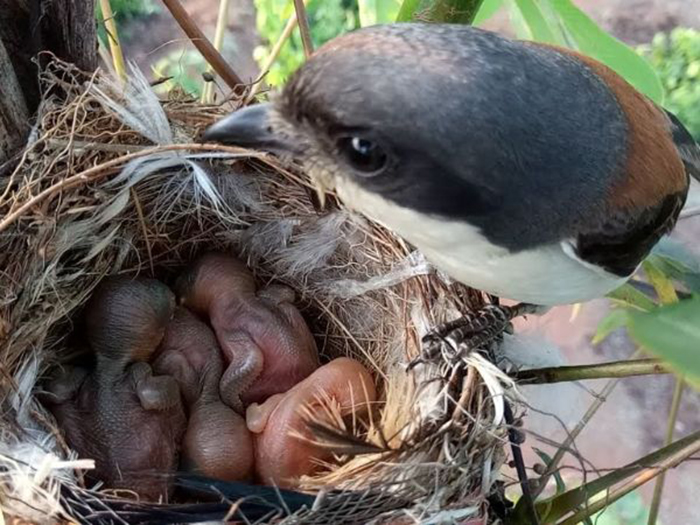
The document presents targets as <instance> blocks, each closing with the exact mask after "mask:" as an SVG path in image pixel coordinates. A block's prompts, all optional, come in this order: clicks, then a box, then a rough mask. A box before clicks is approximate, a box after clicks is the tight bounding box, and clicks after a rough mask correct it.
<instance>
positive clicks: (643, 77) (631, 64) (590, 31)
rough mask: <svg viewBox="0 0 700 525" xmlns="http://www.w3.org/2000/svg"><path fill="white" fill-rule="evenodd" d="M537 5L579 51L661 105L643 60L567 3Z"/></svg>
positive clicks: (656, 83)
mask: <svg viewBox="0 0 700 525" xmlns="http://www.w3.org/2000/svg"><path fill="white" fill-rule="evenodd" d="M541 1H543V2H545V1H546V2H549V3H550V5H551V6H552V7H553V8H554V10H555V11H556V13H557V14H558V15H559V17H560V19H561V21H562V23H563V24H564V26H565V27H566V30H567V32H568V34H569V35H570V36H571V37H572V38H573V40H574V41H575V44H576V48H577V49H578V50H579V51H581V52H582V53H584V54H586V55H588V56H591V57H593V58H595V59H597V60H599V61H601V62H602V63H603V64H605V65H607V66H608V67H610V68H611V69H613V70H614V71H616V72H617V73H618V74H619V75H621V76H622V77H623V78H625V80H627V82H629V83H630V84H632V85H633V86H634V87H635V88H637V89H638V90H639V91H640V92H642V93H644V94H645V95H647V96H648V97H649V98H650V99H652V100H653V101H655V102H657V103H659V104H660V103H662V101H663V87H662V85H661V81H660V80H659V77H658V76H657V74H656V72H655V71H654V69H653V68H652V67H651V65H650V64H649V63H648V62H647V61H646V60H645V59H644V58H643V57H641V56H640V55H639V54H637V53H636V52H635V51H634V50H633V49H631V48H630V47H628V46H626V45H625V44H623V43H622V42H620V41H619V40H617V39H616V38H614V37H613V36H611V35H610V34H608V33H606V32H605V31H603V30H602V29H601V28H600V27H598V25H597V24H596V23H595V22H594V21H593V20H591V19H590V18H589V17H588V15H586V14H585V13H584V12H583V11H581V10H580V9H578V8H577V7H576V6H575V5H574V4H573V3H572V2H571V0H541Z"/></svg>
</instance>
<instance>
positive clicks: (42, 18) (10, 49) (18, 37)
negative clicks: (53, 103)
mask: <svg viewBox="0 0 700 525" xmlns="http://www.w3.org/2000/svg"><path fill="white" fill-rule="evenodd" d="M0 39H1V40H2V41H3V43H4V44H5V49H6V50H7V54H8V55H9V57H10V62H12V66H13V68H14V70H15V74H16V76H17V79H18V81H19V84H20V86H21V87H22V93H23V94H24V98H25V102H26V106H27V108H28V109H29V111H30V112H31V113H33V112H34V111H35V110H36V108H37V107H38V105H39V100H40V92H39V80H38V69H37V66H36V64H35V63H34V62H33V60H32V59H34V58H35V57H37V55H38V53H39V52H41V51H50V52H52V53H53V54H55V55H56V56H57V57H58V58H60V59H61V60H64V61H66V62H71V63H73V64H75V65H76V66H77V67H78V68H80V69H82V70H84V71H94V70H95V68H96V67H97V25H96V22H95V0H0Z"/></svg>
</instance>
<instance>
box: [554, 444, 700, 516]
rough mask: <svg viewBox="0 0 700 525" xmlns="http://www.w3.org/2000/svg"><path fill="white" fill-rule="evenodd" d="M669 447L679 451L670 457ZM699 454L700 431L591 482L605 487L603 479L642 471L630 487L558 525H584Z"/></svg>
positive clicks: (583, 488)
mask: <svg viewBox="0 0 700 525" xmlns="http://www.w3.org/2000/svg"><path fill="white" fill-rule="evenodd" d="M679 446H680V448H678V447H679ZM670 448H678V450H676V451H675V452H673V453H672V454H670V455H668V450H669V449H670ZM698 452H700V431H697V432H694V433H692V434H690V435H689V436H686V437H684V438H682V439H679V440H678V441H677V442H676V443H673V444H671V445H668V446H666V447H664V448H662V449H659V450H657V451H656V452H652V453H651V454H649V455H647V456H645V457H643V458H641V459H639V460H637V461H635V462H634V463H630V464H629V465H627V466H625V467H622V468H621V469H618V471H615V472H612V473H610V474H608V475H606V476H603V477H602V478H598V479H597V480H595V481H593V482H591V483H600V484H605V482H604V478H608V477H611V476H613V475H618V476H619V472H620V471H628V472H629V474H632V473H633V472H635V471H637V472H639V475H637V477H635V478H634V479H633V480H632V481H631V482H630V483H629V484H627V485H624V486H622V487H620V488H619V489H617V490H614V491H612V492H610V494H609V496H608V497H605V498H601V499H599V500H598V501H595V502H593V503H591V504H590V505H586V507H585V508H583V509H581V510H580V511H578V512H576V513H575V514H574V515H573V516H570V517H569V518H567V519H566V520H564V521H562V522H560V523H559V525H576V524H577V523H581V521H582V520H584V519H586V518H588V517H591V516H593V514H595V513H596V512H598V511H600V510H602V509H604V508H605V507H607V506H609V505H610V504H611V503H614V502H615V501H617V500H619V499H620V498H622V497H624V496H626V495H627V494H629V493H630V492H632V491H633V490H635V489H637V488H639V487H641V486H642V485H644V484H645V483H647V482H649V481H651V480H652V479H654V478H655V477H657V476H659V475H661V474H663V473H664V472H666V471H667V470H668V469H670V468H674V467H676V466H678V465H679V464H681V463H682V462H683V461H685V460H686V459H688V458H689V457H691V456H693V455H694V454H697V453H698ZM664 455H668V457H666V458H665V459H663V460H661V461H659V457H660V456H664ZM656 463H658V465H654V464H656ZM645 464H647V465H649V464H652V465H654V466H650V467H644V466H643V465H645ZM579 489H581V490H584V491H585V487H579ZM574 490H577V489H574ZM590 492H591V495H592V496H593V495H595V494H597V493H598V492H600V491H599V490H591V491H590Z"/></svg>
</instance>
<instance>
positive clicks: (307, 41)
mask: <svg viewBox="0 0 700 525" xmlns="http://www.w3.org/2000/svg"><path fill="white" fill-rule="evenodd" d="M294 10H295V11H296V13H297V21H298V22H299V33H300V34H301V43H302V45H303V46H304V55H305V56H306V58H307V59H308V58H309V57H310V56H311V54H312V53H313V52H314V44H313V42H312V41H311V29H310V28H309V19H308V17H307V16H306V6H305V5H304V0H294Z"/></svg>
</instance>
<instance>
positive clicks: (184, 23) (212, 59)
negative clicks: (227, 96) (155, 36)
mask: <svg viewBox="0 0 700 525" xmlns="http://www.w3.org/2000/svg"><path fill="white" fill-rule="evenodd" d="M163 3H164V4H165V7H167V8H168V10H169V11H170V13H171V14H172V15H173V18H175V20H176V21H177V23H178V24H179V25H180V27H181V28H182V30H183V31H184V32H185V34H186V35H187V36H188V37H189V39H190V40H191V41H192V44H194V46H195V47H196V48H197V50H198V51H199V52H200V53H201V54H202V56H203V57H204V59H205V60H206V61H207V62H209V64H211V67H213V68H214V71H216V74H217V75H219V76H220V77H221V78H222V79H223V81H224V82H226V84H227V85H228V87H230V88H231V89H236V88H237V87H238V86H241V85H243V81H242V80H241V78H240V77H239V76H238V75H237V74H236V72H235V71H234V70H233V69H231V66H229V65H228V63H227V62H226V60H224V57H222V56H221V53H219V52H218V51H217V50H216V48H214V46H213V45H212V44H211V42H209V40H208V39H207V37H206V36H205V35H204V33H202V30H201V29H199V27H198V26H197V24H195V23H194V20H192V18H191V17H190V15H189V14H187V11H185V8H184V7H182V4H180V2H179V1H178V0H163Z"/></svg>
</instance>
